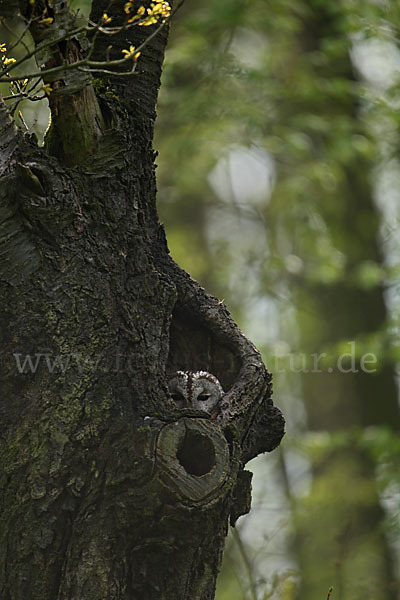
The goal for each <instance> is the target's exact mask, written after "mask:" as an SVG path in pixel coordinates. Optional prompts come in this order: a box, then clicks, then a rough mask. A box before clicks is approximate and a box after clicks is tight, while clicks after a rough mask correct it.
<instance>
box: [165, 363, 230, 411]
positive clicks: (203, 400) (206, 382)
mask: <svg viewBox="0 0 400 600" xmlns="http://www.w3.org/2000/svg"><path fill="white" fill-rule="evenodd" d="M168 388H169V392H170V394H171V397H172V399H173V401H174V402H175V404H176V405H177V407H178V408H185V407H188V408H195V409H197V410H204V411H205V412H208V413H211V412H212V411H213V410H214V408H215V406H216V405H217V404H218V402H219V401H220V400H221V398H222V396H223V394H224V390H223V389H222V386H221V384H220V382H219V381H218V379H217V378H216V377H215V376H214V375H211V373H207V371H177V372H176V373H175V375H174V376H173V377H172V379H170V381H169V384H168Z"/></svg>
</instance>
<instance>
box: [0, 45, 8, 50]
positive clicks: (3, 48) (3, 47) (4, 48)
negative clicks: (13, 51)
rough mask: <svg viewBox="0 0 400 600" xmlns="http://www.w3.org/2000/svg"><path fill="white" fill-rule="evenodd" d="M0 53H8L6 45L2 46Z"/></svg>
mask: <svg viewBox="0 0 400 600" xmlns="http://www.w3.org/2000/svg"><path fill="white" fill-rule="evenodd" d="M0 52H7V46H6V45H5V44H0Z"/></svg>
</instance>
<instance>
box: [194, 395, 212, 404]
mask: <svg viewBox="0 0 400 600" xmlns="http://www.w3.org/2000/svg"><path fill="white" fill-rule="evenodd" d="M210 396H211V394H200V395H199V396H197V400H199V402H205V401H206V400H208V399H209V397H210Z"/></svg>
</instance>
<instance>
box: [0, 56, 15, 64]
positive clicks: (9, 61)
mask: <svg viewBox="0 0 400 600" xmlns="http://www.w3.org/2000/svg"><path fill="white" fill-rule="evenodd" d="M2 61H3V65H5V66H7V65H12V64H13V63H15V62H17V61H16V60H15V58H4V56H3V57H2Z"/></svg>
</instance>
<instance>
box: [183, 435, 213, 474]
mask: <svg viewBox="0 0 400 600" xmlns="http://www.w3.org/2000/svg"><path fill="white" fill-rule="evenodd" d="M176 456H177V459H178V460H179V462H180V463H181V465H182V467H183V468H184V469H185V471H186V473H189V475H196V476H197V477H201V475H206V474H207V473H209V472H210V471H211V469H212V468H213V467H214V465H215V450H214V445H213V443H212V441H211V440H210V438H208V437H207V436H205V435H201V434H200V433H196V432H192V431H187V432H186V435H185V437H184V439H183V441H182V443H181V445H180V446H179V449H178V452H177V454H176Z"/></svg>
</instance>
